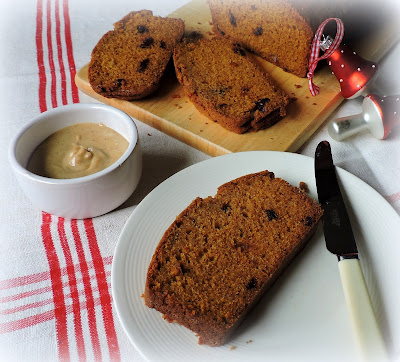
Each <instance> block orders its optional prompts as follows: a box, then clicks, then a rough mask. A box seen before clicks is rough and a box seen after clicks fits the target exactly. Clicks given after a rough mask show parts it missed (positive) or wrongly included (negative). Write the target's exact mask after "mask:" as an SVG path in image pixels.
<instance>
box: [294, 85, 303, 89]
mask: <svg viewBox="0 0 400 362" xmlns="http://www.w3.org/2000/svg"><path fill="white" fill-rule="evenodd" d="M294 86H295V87H296V88H297V89H299V88H301V87H303V86H302V85H300V84H295V85H294Z"/></svg>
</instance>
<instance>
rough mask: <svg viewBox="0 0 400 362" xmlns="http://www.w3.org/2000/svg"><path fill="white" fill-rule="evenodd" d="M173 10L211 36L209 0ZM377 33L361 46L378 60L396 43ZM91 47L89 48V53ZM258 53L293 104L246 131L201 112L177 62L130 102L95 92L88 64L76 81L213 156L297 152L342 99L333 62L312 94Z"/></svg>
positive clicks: (366, 54) (323, 69)
mask: <svg viewBox="0 0 400 362" xmlns="http://www.w3.org/2000/svg"><path fill="white" fill-rule="evenodd" d="M170 16H171V17H179V18H181V19H183V20H184V21H185V27H186V30H185V32H186V34H190V33H191V32H193V31H196V32H200V33H202V34H203V35H204V36H206V37H209V36H212V33H211V25H210V22H211V15H210V11H209V9H208V6H207V4H206V1H205V0H193V1H191V2H190V3H188V4H186V5H185V6H183V7H181V8H179V9H178V10H176V11H175V12H173V13H172V14H170ZM378 33H380V34H381V35H380V36H378V35H379V34H378V35H376V34H375V38H373V39H369V41H368V44H367V45H366V46H364V47H363V46H362V44H360V45H359V49H357V51H358V52H359V53H361V54H362V56H364V57H365V58H367V59H369V60H374V61H378V60H379V59H380V58H381V57H382V56H383V55H384V54H385V53H386V52H387V51H388V50H389V49H390V47H391V46H392V45H393V44H394V41H395V37H394V35H393V34H392V33H393V32H392V31H391V29H381V30H380V32H378ZM396 36H397V34H396ZM90 52H91V49H88V56H90ZM254 58H255V60H256V61H257V63H258V64H259V65H260V66H261V67H262V68H264V69H265V70H266V71H267V72H268V73H269V74H270V75H271V76H272V78H273V79H274V80H275V81H276V83H277V84H278V85H279V86H280V87H281V88H282V89H283V90H285V91H286V92H287V93H288V94H289V96H291V97H292V98H293V99H294V101H292V102H291V104H290V105H289V107H288V109H287V115H286V116H285V117H284V118H283V119H282V120H281V121H279V122H278V123H277V124H275V125H274V126H272V127H271V128H269V129H266V130H262V131H259V132H249V133H246V134H242V135H239V134H235V133H232V132H229V131H227V130H226V129H224V128H223V127H221V126H220V125H218V124H217V123H215V122H213V121H212V120H210V119H208V118H207V117H205V116H204V115H202V114H201V113H200V112H199V111H198V110H197V109H196V108H195V107H194V106H193V104H192V103H191V102H190V101H189V100H188V99H187V97H186V96H185V94H184V91H183V89H182V87H181V86H180V84H179V83H178V81H177V80H176V77H175V74H174V70H173V68H172V67H170V68H169V69H168V70H167V72H166V75H165V76H164V78H163V79H162V82H161V85H160V88H159V90H158V91H157V92H156V93H154V94H152V95H151V96H149V97H146V98H144V99H141V100H136V101H131V102H128V101H122V100H118V99H113V98H105V97H102V96H100V95H99V94H97V93H95V92H94V91H93V90H92V88H91V87H90V84H89V82H88V75H87V69H88V66H87V65H86V66H84V67H83V68H81V69H80V70H79V71H78V72H77V74H76V77H75V82H76V85H77V86H78V88H79V89H80V90H81V91H82V92H84V93H86V94H87V95H89V96H91V97H93V98H95V99H97V100H99V101H101V102H103V103H106V104H109V105H111V106H114V107H116V108H119V109H121V110H123V111H124V112H126V113H128V114H129V115H130V116H131V117H133V118H135V119H137V120H139V121H141V122H144V123H146V124H148V125H150V126H152V127H154V128H156V129H159V130H160V131H162V132H164V133H166V134H168V135H170V136H172V137H174V138H176V139H178V140H180V141H182V142H185V143H187V144H188V145H190V146H192V147H195V148H197V149H199V150H201V151H203V152H205V153H207V154H209V155H211V156H219V155H223V154H227V153H231V152H242V151H253V150H273V151H289V152H295V151H297V150H298V149H299V148H300V147H301V145H302V144H303V143H304V142H305V141H306V140H307V139H308V138H309V137H310V136H311V135H312V134H313V133H314V132H315V131H316V130H317V129H318V128H319V127H320V126H321V125H322V124H323V122H324V121H325V120H326V118H327V117H328V116H329V115H330V114H331V113H332V112H333V111H334V110H335V109H336V108H337V107H338V106H339V104H340V103H341V102H342V101H343V97H342V96H341V94H340V86H339V83H338V81H337V79H336V78H335V76H334V75H332V74H331V70H330V68H329V67H328V66H326V65H324V66H322V67H318V68H317V72H316V74H315V78H314V83H315V84H317V85H319V86H320V94H319V95H318V96H316V97H312V96H311V94H310V92H309V90H308V80H307V79H306V78H298V77H296V76H294V75H291V74H289V73H286V72H284V71H283V70H281V69H280V68H278V67H276V66H274V65H272V64H271V63H269V62H267V61H265V60H262V59H261V58H259V57H256V56H254Z"/></svg>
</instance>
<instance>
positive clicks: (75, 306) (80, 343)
mask: <svg viewBox="0 0 400 362" xmlns="http://www.w3.org/2000/svg"><path fill="white" fill-rule="evenodd" d="M64 220H65V219H64V218H62V217H59V218H58V224H57V228H58V235H59V237H60V242H61V247H62V249H63V252H64V256H65V261H66V264H67V274H68V285H69V289H70V292H71V294H70V296H71V299H72V310H73V314H74V318H73V319H74V328H75V337H76V345H77V349H78V357H79V359H81V360H84V361H85V360H86V351H85V341H84V339H83V332H82V319H81V309H80V303H79V293H78V286H77V281H76V276H75V268H74V261H73V259H72V255H71V249H70V247H69V245H68V239H67V236H66V234H65V227H64Z"/></svg>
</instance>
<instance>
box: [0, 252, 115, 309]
mask: <svg viewBox="0 0 400 362" xmlns="http://www.w3.org/2000/svg"><path fill="white" fill-rule="evenodd" d="M112 259H113V257H112V256H106V257H105V258H103V263H104V265H110V264H111V263H112ZM88 267H89V269H92V268H93V262H92V261H91V262H89V263H88ZM74 268H77V269H78V270H79V264H75V265H74ZM61 275H62V276H64V275H67V268H62V269H61ZM49 279H50V273H49V272H42V273H36V274H30V275H25V276H23V277H18V278H12V279H6V280H2V281H0V290H4V289H11V288H16V287H20V286H24V285H29V284H34V283H39V282H43V281H45V280H49ZM0 302H1V299H0Z"/></svg>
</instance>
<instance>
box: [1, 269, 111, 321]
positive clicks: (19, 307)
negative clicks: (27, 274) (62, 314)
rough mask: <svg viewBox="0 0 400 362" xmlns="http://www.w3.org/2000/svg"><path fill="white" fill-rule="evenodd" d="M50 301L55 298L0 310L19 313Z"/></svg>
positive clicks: (2, 312)
mask: <svg viewBox="0 0 400 362" xmlns="http://www.w3.org/2000/svg"><path fill="white" fill-rule="evenodd" d="M107 274H108V273H107ZM109 274H111V273H109ZM109 286H110V284H109ZM93 291H94V292H98V291H99V290H98V288H93ZM69 298H72V297H71V294H70V293H69V294H66V295H65V300H68V299H69ZM50 303H53V299H45V300H41V301H39V302H34V303H29V304H25V305H21V306H18V307H14V308H9V309H5V310H2V311H0V315H7V314H14V313H19V312H23V311H24V310H28V309H32V308H38V307H43V306H45V305H48V304H50ZM73 312H75V311H74V310H73Z"/></svg>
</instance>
